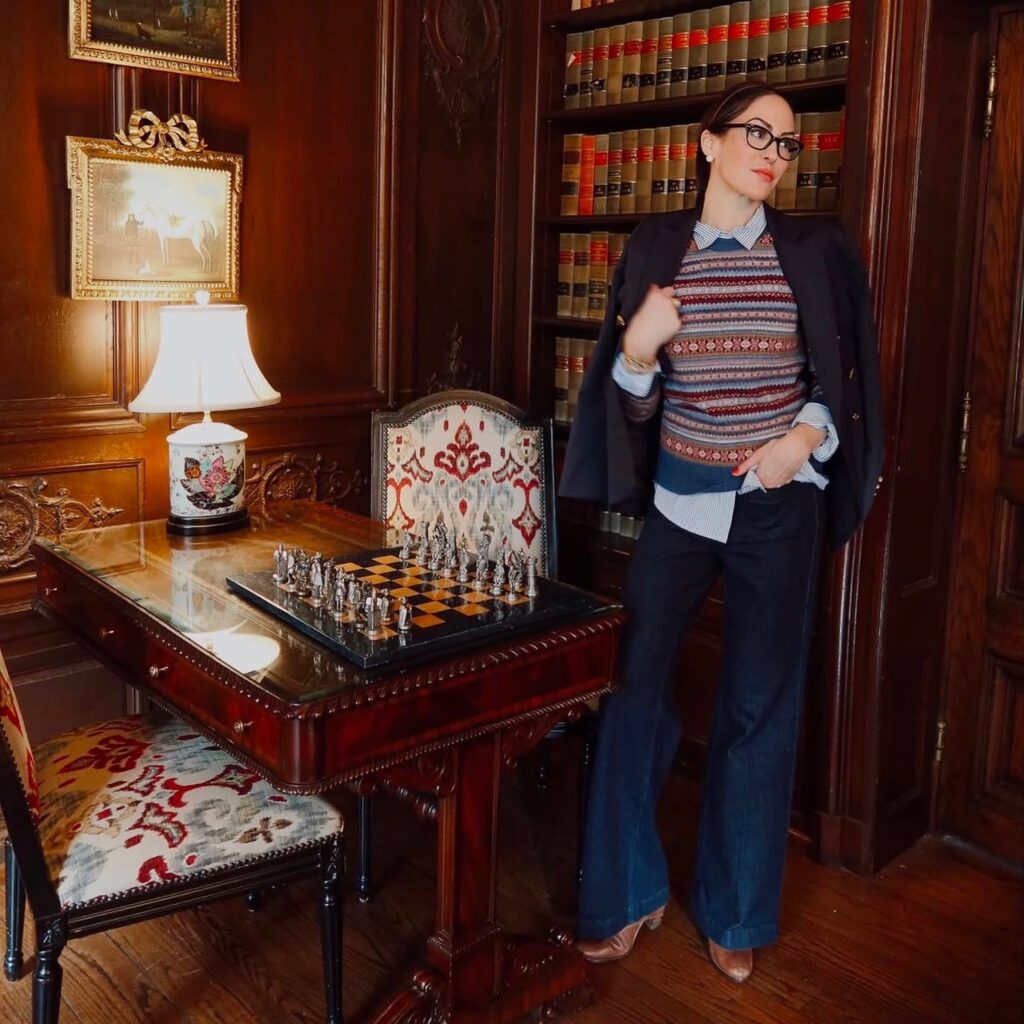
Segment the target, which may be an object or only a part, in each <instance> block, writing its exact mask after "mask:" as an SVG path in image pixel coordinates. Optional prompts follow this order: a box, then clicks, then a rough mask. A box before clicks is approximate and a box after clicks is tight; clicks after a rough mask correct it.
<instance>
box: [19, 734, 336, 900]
mask: <svg viewBox="0 0 1024 1024" xmlns="http://www.w3.org/2000/svg"><path fill="white" fill-rule="evenodd" d="M36 769H37V777H38V782H39V795H40V804H41V820H40V824H39V835H40V840H41V843H42V847H43V853H44V856H45V857H46V863H47V868H48V870H49V872H50V877H51V878H52V879H53V880H54V883H55V885H56V887H57V894H58V896H59V898H60V901H61V904H62V905H63V906H64V907H65V908H67V907H71V906H81V905H82V904H87V903H92V902H96V901H101V900H107V899H111V898H113V897H118V896H122V895H125V894H128V893H137V892H138V891H139V890H141V889H148V888H154V889H155V888H159V887H160V886H168V885H172V884H177V883H180V882H183V881H184V880H186V879H188V878H189V877H190V876H195V875H198V874H200V873H201V874H204V875H205V874H208V873H210V872H216V871H219V870H223V869H226V868H231V867H240V866H242V865H243V864H245V863H247V862H252V861H255V860H258V859H261V858H266V857H268V856H275V857H278V856H281V855H284V854H287V853H289V852H293V851H298V850H300V849H303V848H307V847H310V846H313V845H316V844H319V843H322V842H324V841H325V840H327V839H329V838H330V837H332V836H336V835H338V834H339V833H340V832H341V831H342V827H343V826H342V818H341V815H340V813H339V812H338V811H337V810H336V809H335V808H334V807H333V806H332V805H331V804H330V803H328V802H327V801H326V800H324V799H322V798H320V797H315V796H292V795H289V794H286V793H281V792H278V791H277V790H276V789H274V788H273V787H272V786H271V785H270V784H269V783H267V782H265V781H263V780H262V779H261V778H260V777H259V776H258V775H257V774H256V773H255V772H253V771H251V770H250V769H249V768H246V767H244V766H242V765H240V764H237V763H235V762H234V761H233V760H232V759H231V757H230V756H229V755H227V754H226V753H224V752H223V751H222V750H221V749H220V748H219V747H217V746H215V745H214V744H213V743H211V742H210V741H209V740H207V739H205V738H204V737H202V736H200V735H198V734H196V733H195V732H194V731H192V730H190V729H189V728H188V727H187V726H186V725H183V724H182V723H181V722H178V721H176V720H175V719H172V718H169V717H166V716H163V715H138V716H133V717H128V718H121V719H116V720H114V721H110V722H104V723H103V724H102V725H96V726H89V727H86V728H81V729H75V730H73V731H71V732H67V733H64V734H62V735H60V736H57V737H55V738H54V739H52V740H50V741H48V742H47V743H44V744H42V745H41V746H39V747H37V749H36Z"/></svg>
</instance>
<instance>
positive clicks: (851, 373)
mask: <svg viewBox="0 0 1024 1024" xmlns="http://www.w3.org/2000/svg"><path fill="white" fill-rule="evenodd" d="M856 372H857V371H856V370H855V369H854V368H853V367H852V366H851V367H850V372H849V373H848V374H847V375H846V376H847V377H849V378H850V380H853V376H854V374H855V373H856Z"/></svg>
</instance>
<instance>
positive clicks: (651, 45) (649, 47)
mask: <svg viewBox="0 0 1024 1024" xmlns="http://www.w3.org/2000/svg"><path fill="white" fill-rule="evenodd" d="M640 52H641V53H646V54H652V53H657V52H658V37H657V36H655V37H653V38H651V39H645V40H644V41H643V43H642V44H641V46H640Z"/></svg>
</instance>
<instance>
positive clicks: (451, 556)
mask: <svg viewBox="0 0 1024 1024" xmlns="http://www.w3.org/2000/svg"><path fill="white" fill-rule="evenodd" d="M458 560H459V551H458V548H457V547H456V544H455V537H454V536H453V537H452V542H451V544H449V545H448V555H447V557H446V558H445V560H444V574H445V576H451V574H452V573H453V572H455V566H456V565H457V564H458Z"/></svg>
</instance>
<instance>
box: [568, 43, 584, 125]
mask: <svg viewBox="0 0 1024 1024" xmlns="http://www.w3.org/2000/svg"><path fill="white" fill-rule="evenodd" d="M582 62H583V33H582V32H570V33H569V34H568V35H567V36H566V37H565V89H564V95H565V106H566V109H567V110H575V109H576V108H577V107H578V106H579V105H580V64H581V63H582Z"/></svg>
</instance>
